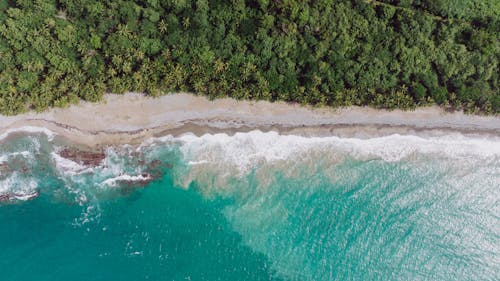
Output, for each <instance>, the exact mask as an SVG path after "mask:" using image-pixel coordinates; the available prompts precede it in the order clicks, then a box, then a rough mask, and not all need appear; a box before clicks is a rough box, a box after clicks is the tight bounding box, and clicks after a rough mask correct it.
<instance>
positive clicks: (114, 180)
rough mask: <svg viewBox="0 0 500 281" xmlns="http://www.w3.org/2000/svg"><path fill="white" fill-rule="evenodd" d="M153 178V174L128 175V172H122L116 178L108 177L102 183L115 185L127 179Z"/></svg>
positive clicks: (129, 180)
mask: <svg viewBox="0 0 500 281" xmlns="http://www.w3.org/2000/svg"><path fill="white" fill-rule="evenodd" d="M148 180H151V175H146V176H144V175H137V176H133V175H128V174H122V175H119V176H117V177H114V178H109V179H106V180H105V181H103V182H102V183H101V185H103V186H111V187H114V186H116V185H117V184H118V183H119V182H120V181H126V182H142V181H148Z"/></svg>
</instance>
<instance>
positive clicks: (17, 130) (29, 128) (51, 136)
mask: <svg viewBox="0 0 500 281" xmlns="http://www.w3.org/2000/svg"><path fill="white" fill-rule="evenodd" d="M13 133H41V134H45V135H46V136H47V138H48V140H49V141H52V140H53V139H54V136H55V135H56V134H55V133H54V132H52V131H51V130H49V129H47V128H43V127H35V126H23V127H19V128H14V129H8V130H7V131H5V132H4V133H3V134H1V135H0V141H1V140H3V139H5V138H6V137H8V136H9V135H10V134H13Z"/></svg>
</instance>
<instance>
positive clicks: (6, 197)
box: [0, 172, 38, 201]
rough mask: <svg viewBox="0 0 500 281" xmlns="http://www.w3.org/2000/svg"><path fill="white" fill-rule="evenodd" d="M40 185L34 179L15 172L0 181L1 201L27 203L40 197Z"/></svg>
mask: <svg viewBox="0 0 500 281" xmlns="http://www.w3.org/2000/svg"><path fill="white" fill-rule="evenodd" d="M37 187H38V184H37V182H36V181H35V180H34V179H32V178H26V177H22V176H20V175H19V173H17V172H13V173H12V174H11V175H10V176H9V177H7V178H5V179H4V180H1V181H0V201H16V200H20V201H26V200H30V199H33V198H35V197H37V196H38V190H37Z"/></svg>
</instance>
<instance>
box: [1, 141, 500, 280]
mask: <svg viewBox="0 0 500 281" xmlns="http://www.w3.org/2000/svg"><path fill="white" fill-rule="evenodd" d="M59 150H60V145H58V144H57V140H52V138H51V137H47V136H46V135H43V134H32V135H18V136H11V137H10V138H9V139H5V140H3V141H2V143H1V144H0V152H1V154H0V155H1V156H0V157H2V158H0V163H3V166H4V167H9V168H8V169H6V168H3V170H0V171H1V172H0V195H2V194H4V195H9V199H8V200H5V199H4V201H3V202H2V203H0V224H1V225H2V226H1V227H0V248H1V249H2V250H1V251H0V269H1V276H3V277H2V278H1V279H2V280H498V276H499V275H498V272H500V142H499V141H498V139H489V140H482V139H474V138H466V137H463V136H459V135H454V136H444V137H439V138H437V137H436V138H417V137H411V136H397V135H396V136H389V137H384V138H378V139H368V140H359V139H339V138H333V137H332V138H302V137H293V136H280V135H277V134H276V133H261V132H250V133H244V134H237V135H235V136H227V135H205V136H203V137H195V136H193V135H186V136H182V137H178V138H173V137H165V138H162V139H156V140H152V141H148V142H145V143H144V144H143V145H141V146H140V147H131V146H121V147H115V148H109V149H108V150H107V151H106V159H105V160H104V161H103V163H102V165H101V166H100V167H97V168H89V167H85V166H83V165H79V164H77V163H74V162H72V161H70V160H67V159H66V160H65V159H63V158H61V157H60V156H59ZM151 163H154V165H152V164H151ZM145 174H151V175H152V176H154V177H155V179H154V180H153V181H152V182H149V183H148V184H147V185H146V186H141V185H140V184H139V183H131V182H132V181H133V180H137V179H140V178H141V177H143V176H144V175H145ZM124 179H128V180H129V181H125V180H124ZM28 197H32V198H30V199H29V200H28ZM4 198H6V196H4ZM4 277H5V278H4Z"/></svg>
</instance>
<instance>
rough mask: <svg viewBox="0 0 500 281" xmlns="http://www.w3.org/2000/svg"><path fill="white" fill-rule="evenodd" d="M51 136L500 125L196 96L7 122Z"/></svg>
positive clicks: (494, 119)
mask: <svg viewBox="0 0 500 281" xmlns="http://www.w3.org/2000/svg"><path fill="white" fill-rule="evenodd" d="M29 127H39V128H46V129H48V130H50V131H52V132H54V133H55V134H56V135H57V137H58V138H59V139H61V140H62V141H65V142H67V143H73V144H76V145H82V146H87V147H89V148H99V147H103V146H108V145H116V144H138V143H141V142H142V141H144V140H145V139H147V138H151V137H159V136H165V135H169V134H171V135H174V136H176V135H181V134H184V133H193V134H196V135H202V134H205V133H228V134H232V133H235V132H245V131H251V130H261V131H264V132H265V131H278V132H279V133H281V134H295V135H304V136H339V137H356V138H370V137H378V136H385V135H391V134H408V135H425V136H427V135H431V136H434V135H443V134H449V133H462V134H466V135H484V136H485V137H495V138H497V137H500V117H498V116H478V115H466V114H463V113H461V112H454V113H449V112H445V111H444V110H443V109H441V108H439V107H425V108H418V109H416V110H414V111H401V110H394V111H387V110H377V109H373V108H368V107H348V108H339V109H333V108H312V107H305V106H300V105H298V104H287V103H283V102H277V103H270V102H264V101H259V102H253V101H237V100H234V99H228V98H226V99H218V100H214V101H210V100H208V99H206V98H205V97H199V96H196V95H192V94H183V93H181V94H171V95H166V96H162V97H159V98H151V97H146V96H144V95H141V94H136V93H128V94H125V95H112V94H107V95H106V96H105V98H104V101H103V102H100V103H87V102H82V103H80V104H78V105H73V106H71V107H68V108H56V109H51V110H48V111H46V112H43V113H34V112H30V113H26V114H21V115H17V116H1V115H0V136H3V137H5V136H7V135H8V134H9V133H10V132H14V131H16V130H23V128H24V129H26V128H28V129H29Z"/></svg>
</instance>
